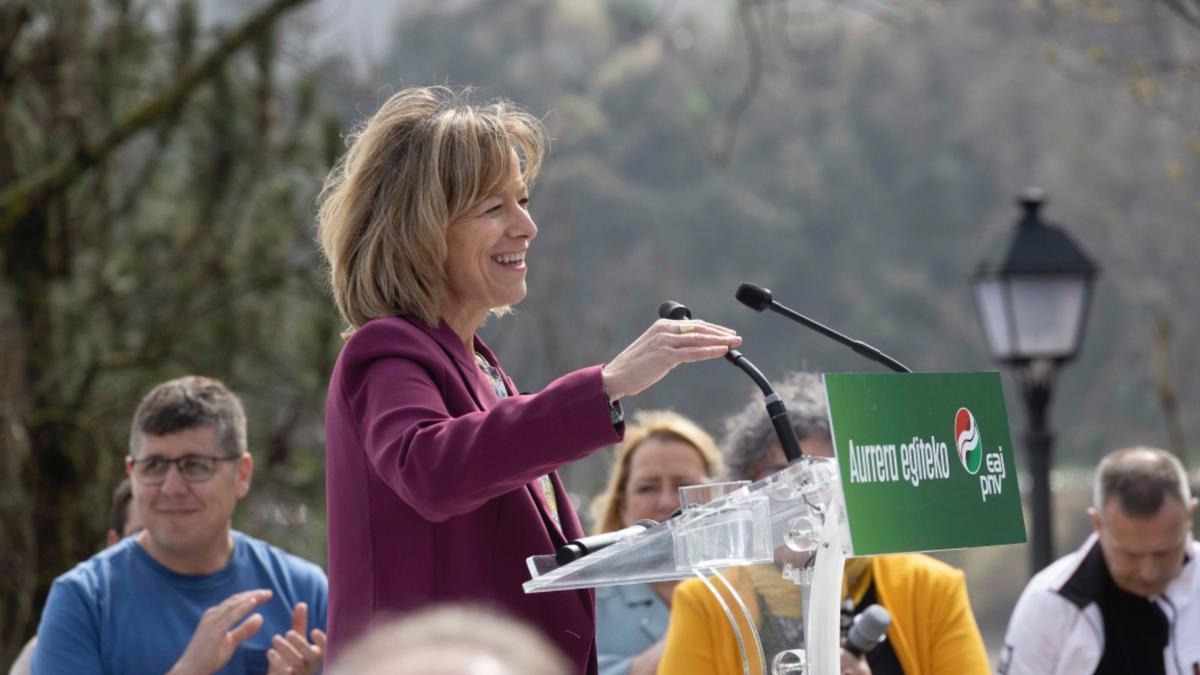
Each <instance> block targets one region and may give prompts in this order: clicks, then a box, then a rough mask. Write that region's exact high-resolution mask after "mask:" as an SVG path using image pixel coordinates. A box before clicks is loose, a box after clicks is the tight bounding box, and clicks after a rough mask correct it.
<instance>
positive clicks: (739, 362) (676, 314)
mask: <svg viewBox="0 0 1200 675" xmlns="http://www.w3.org/2000/svg"><path fill="white" fill-rule="evenodd" d="M658 315H659V316H660V317H662V318H664V319H671V320H673V321H679V320H681V319H690V318H692V310H690V309H688V308H687V306H685V305H681V304H679V303H678V302H675V301H674V300H668V301H666V302H664V303H663V304H661V305H659V306H658ZM725 360H726V361H728V362H730V363H732V364H733V365H735V366H737V367H738V368H740V369H741V370H742V372H744V373H746V374H747V375H749V376H750V379H752V380H754V384H757V385H758V388H759V390H760V391H762V393H763V397H764V398H765V401H766V404H767V416H768V417H770V418H771V426H773V427H775V435H776V436H777V437H778V438H779V445H780V447H781V448H783V456H784V457H787V461H788V463H789V464H790V463H791V462H794V461H796V460H798V459H800V458H801V457H802V456H803V455H804V451H803V450H801V449H800V441H799V439H797V438H796V430H795V429H792V422H791V420H790V419H789V418H788V414H787V407H786V406H784V405H783V399H781V398H779V394H776V393H775V389H774V388H773V387H772V386H771V383H770V382H768V381H767V378H766V376H765V375H763V374H762V371H761V370H759V369H758V368H757V367H755V365H754V364H753V363H750V359H747V358H746V357H745V356H743V355H742V353H741V352H739V351H738V350H736V349H730V350H729V351H728V352H726V353H725Z"/></svg>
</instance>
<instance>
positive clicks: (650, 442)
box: [621, 437, 708, 527]
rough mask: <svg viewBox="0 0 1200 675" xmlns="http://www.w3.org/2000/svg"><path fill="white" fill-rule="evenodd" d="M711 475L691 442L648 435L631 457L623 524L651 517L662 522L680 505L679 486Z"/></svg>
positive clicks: (696, 482)
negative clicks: (706, 471)
mask: <svg viewBox="0 0 1200 675" xmlns="http://www.w3.org/2000/svg"><path fill="white" fill-rule="evenodd" d="M707 478H708V476H707V474H706V473H705V470H704V459H703V458H701V456H700V452H699V451H698V450H696V448H694V447H692V446H691V444H689V443H684V442H683V441H681V440H677V439H671V438H655V437H651V438H647V439H646V440H644V441H642V443H641V444H640V445H638V446H637V448H636V449H634V451H633V455H632V456H631V457H630V458H629V481H628V482H627V483H626V484H625V490H624V495H623V498H622V508H621V525H622V527H629V526H630V525H632V524H634V523H636V522H637V521H639V520H642V519H645V518H649V519H650V520H656V521H658V522H662V521H664V520H666V519H668V518H670V517H671V514H672V513H674V512H675V510H676V509H678V508H679V488H681V487H683V486H685V485H697V484H699V483H703V482H704V481H705V479H707Z"/></svg>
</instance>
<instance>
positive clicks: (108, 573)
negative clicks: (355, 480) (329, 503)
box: [33, 531, 328, 675]
mask: <svg viewBox="0 0 1200 675" xmlns="http://www.w3.org/2000/svg"><path fill="white" fill-rule="evenodd" d="M255 588H268V589H271V590H272V591H274V595H273V596H272V597H271V599H270V600H268V601H267V602H266V603H264V604H262V605H260V606H258V607H257V608H255V609H254V610H252V611H250V612H247V613H246V616H250V615H252V614H254V613H255V612H257V613H259V614H261V615H262V617H263V625H262V627H261V628H259V630H258V632H257V633H255V634H254V635H253V636H251V637H250V639H248V640H246V641H245V642H243V643H242V645H241V647H239V648H238V650H237V651H236V652H234V654H233V657H232V658H231V659H229V663H227V664H226V665H225V667H224V668H222V669H221V670H219V671H217V672H218V673H223V674H228V675H250V674H254V673H266V672H267V669H268V662H267V650H268V649H270V648H271V638H272V636H274V635H277V634H278V635H282V634H284V633H286V632H287V631H288V630H290V629H291V626H292V608H293V607H294V606H295V604H296V603H298V602H306V603H308V630H306V631H305V639H309V640H311V637H310V635H309V633H310V631H311V630H312V629H313V628H320V629H321V630H325V612H326V609H327V604H328V603H327V598H328V587H327V584H326V581H325V573H324V572H323V571H321V568H320V567H318V566H317V565H315V564H313V563H311V562H308V561H307V560H302V559H300V558H297V557H296V556H294V555H291V554H290V553H286V552H284V551H281V550H279V549H278V548H275V547H274V546H271V545H270V544H268V543H266V542H263V541H259V540H258V539H255V538H253V537H248V536H246V535H244V534H242V533H241V532H237V531H234V532H233V555H232V556H231V557H230V559H229V564H228V565H226V566H225V568H224V569H222V570H220V571H218V572H215V573H213V574H204V575H198V576H196V575H187V574H178V573H176V572H172V571H171V570H169V569H167V568H166V567H163V566H162V565H160V564H159V563H158V562H156V561H155V560H154V559H153V558H151V557H150V555H149V554H148V553H146V551H145V550H143V549H142V547H141V546H140V545H139V544H138V543H137V538H136V537H129V538H127V539H125V540H124V541H122V542H121V543H119V544H117V545H116V546H112V547H110V548H108V549H105V550H104V551H101V552H100V553H97V554H96V555H94V556H92V557H91V558H89V559H88V560H86V561H85V562H82V563H80V564H78V565H76V566H75V569H73V570H71V571H70V572H67V573H66V574H64V575H62V576H60V577H59V578H58V579H55V580H54V585H53V586H52V587H51V588H50V596H49V598H47V600H46V607H45V609H44V610H43V611H42V621H41V623H40V624H39V625H38V640H37V648H36V650H35V651H34V655H33V673H34V675H61V674H66V673H70V674H71V675H90V674H92V673H97V674H99V673H106V674H114V675H115V674H118V673H121V674H123V673H156V674H158V675H161V674H162V673H165V672H167V671H168V670H170V668H171V666H173V665H175V662H176V661H178V660H179V657H180V656H182V655H183V651H184V649H185V648H186V647H187V645H188V642H189V641H190V640H191V639H192V633H193V632H195V630H196V626H197V625H198V624H199V623H200V616H201V615H202V614H203V613H204V611H205V610H206V609H208V608H209V607H212V606H214V605H217V604H220V603H221V602H223V601H224V600H225V599H226V598H228V597H229V596H231V595H233V594H234V593H239V592H241V591H248V590H251V589H255ZM239 623H240V622H239ZM236 625H237V624H235V626H236Z"/></svg>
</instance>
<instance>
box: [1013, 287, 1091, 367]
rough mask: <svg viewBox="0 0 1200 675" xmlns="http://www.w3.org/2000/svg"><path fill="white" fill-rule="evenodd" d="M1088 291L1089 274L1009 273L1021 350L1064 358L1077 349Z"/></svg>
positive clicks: (1025, 355) (1014, 316)
mask: <svg viewBox="0 0 1200 675" xmlns="http://www.w3.org/2000/svg"><path fill="white" fill-rule="evenodd" d="M1087 291H1088V279H1087V278H1085V277H1064V276H1034V277H1021V276H1014V277H1009V278H1008V292H1009V294H1010V296H1011V301H1012V310H1013V314H1012V316H1013V321H1014V322H1015V328H1016V330H1015V335H1016V345H1015V349H1016V352H1017V354H1019V355H1020V356H1023V357H1045V358H1060V357H1065V356H1070V355H1071V354H1072V353H1074V351H1075V349H1076V346H1077V345H1078V344H1079V331H1080V327H1081V325H1082V323H1083V315H1084V310H1085V309H1086V306H1085V305H1086V302H1087Z"/></svg>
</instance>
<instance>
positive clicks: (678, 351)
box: [602, 319, 742, 401]
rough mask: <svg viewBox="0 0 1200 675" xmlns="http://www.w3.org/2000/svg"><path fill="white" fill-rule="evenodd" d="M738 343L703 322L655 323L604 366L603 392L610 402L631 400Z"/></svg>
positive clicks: (727, 331) (725, 330) (729, 333)
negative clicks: (677, 370)
mask: <svg viewBox="0 0 1200 675" xmlns="http://www.w3.org/2000/svg"><path fill="white" fill-rule="evenodd" d="M741 343H742V338H740V337H738V335H737V333H735V332H734V331H733V330H731V329H729V328H726V327H724V326H718V325H716V324H713V323H708V322H707V321H700V320H697V319H686V320H683V321H672V320H669V319H659V320H658V321H655V322H654V323H653V324H651V325H650V327H649V328H647V329H646V332H645V333H642V334H641V335H640V336H639V337H638V339H636V340H634V341H633V344H631V345H629V346H628V347H626V348H625V350H624V351H622V352H621V353H620V354H617V357H616V358H614V359H613V360H612V361H609V362H608V365H606V366H604V369H603V371H602V376H603V378H604V390H605V391H607V392H608V397H609V398H610V399H611V400H614V401H615V400H617V399H621V398H625V397H626V396H633V395H634V394H636V393H638V392H640V391H642V390H643V389H646V388H647V387H649V386H650V385H652V384H654V383H655V382H658V381H659V380H661V379H662V378H663V376H664V375H666V374H667V373H668V372H670V370H671V369H672V368H674V367H675V366H677V365H679V364H681V363H689V362H691V361H705V360H707V359H715V358H717V357H720V356H724V355H725V353H726V352H728V351H729V350H730V348H732V347H736V346H738V345H740V344H741Z"/></svg>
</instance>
